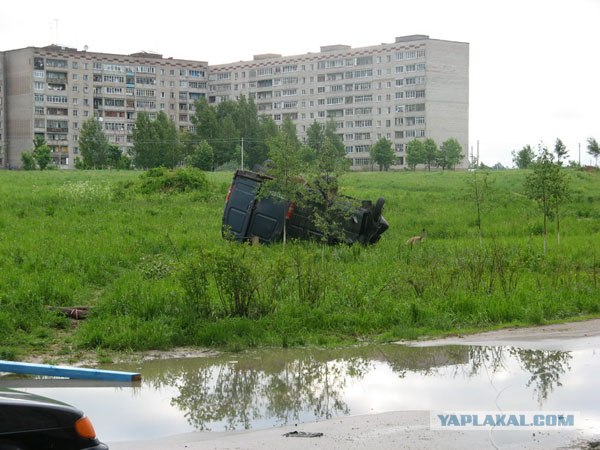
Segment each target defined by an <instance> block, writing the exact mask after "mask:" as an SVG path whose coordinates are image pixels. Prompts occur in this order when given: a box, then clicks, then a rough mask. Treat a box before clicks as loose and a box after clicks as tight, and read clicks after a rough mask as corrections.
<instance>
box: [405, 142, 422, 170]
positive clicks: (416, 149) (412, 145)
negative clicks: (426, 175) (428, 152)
mask: <svg viewBox="0 0 600 450" xmlns="http://www.w3.org/2000/svg"><path fill="white" fill-rule="evenodd" d="M418 164H425V148H424V146H423V143H422V142H421V141H419V140H418V139H413V140H412V141H410V142H409V143H408V144H406V165H407V166H408V167H409V168H410V169H412V170H415V169H416V167H417V165H418Z"/></svg>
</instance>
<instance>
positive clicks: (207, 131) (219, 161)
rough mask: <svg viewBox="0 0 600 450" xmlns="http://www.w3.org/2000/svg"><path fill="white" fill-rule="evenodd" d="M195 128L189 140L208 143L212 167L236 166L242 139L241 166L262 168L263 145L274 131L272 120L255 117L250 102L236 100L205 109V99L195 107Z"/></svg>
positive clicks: (251, 102)
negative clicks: (212, 161)
mask: <svg viewBox="0 0 600 450" xmlns="http://www.w3.org/2000/svg"><path fill="white" fill-rule="evenodd" d="M191 121H192V123H193V124H194V125H195V126H196V132H195V135H194V137H193V140H194V141H195V142H196V143H198V142H201V141H203V140H204V141H206V142H208V143H209V144H210V145H211V147H212V148H213V153H214V165H215V166H216V167H219V166H222V165H223V164H226V163H228V162H230V161H236V162H237V163H238V165H239V163H240V162H241V161H240V155H241V152H240V146H241V142H242V139H244V165H245V166H246V165H247V166H250V167H253V166H255V165H257V164H262V163H263V161H264V160H265V159H266V156H267V153H268V147H267V141H268V140H269V138H271V137H272V136H273V135H274V134H275V133H276V130H277V126H276V125H275V122H273V120H272V119H270V118H267V117H262V118H259V117H258V111H257V109H256V105H255V103H254V100H253V99H252V98H250V99H247V98H246V97H245V96H243V95H242V96H240V98H239V100H238V101H236V102H234V101H231V100H228V101H225V102H220V103H219V104H218V105H216V106H212V105H209V104H208V102H207V100H206V99H205V98H202V99H200V100H198V101H196V103H195V113H194V115H193V116H192V117H191Z"/></svg>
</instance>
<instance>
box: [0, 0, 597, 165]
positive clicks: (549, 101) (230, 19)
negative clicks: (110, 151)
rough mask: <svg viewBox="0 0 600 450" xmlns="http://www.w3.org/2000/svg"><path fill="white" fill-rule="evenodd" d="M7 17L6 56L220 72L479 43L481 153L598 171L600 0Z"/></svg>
mask: <svg viewBox="0 0 600 450" xmlns="http://www.w3.org/2000/svg"><path fill="white" fill-rule="evenodd" d="M3 10H4V11H3V14H2V15H0V51H2V50H12V49H17V48H23V47H29V46H40V47H41V46H45V45H49V44H61V45H66V46H69V47H76V48H78V49H79V50H83V48H84V46H85V45H87V46H88V50H89V51H94V52H103V53H118V54H129V53H134V52H139V51H142V50H144V51H153V52H158V53H160V54H162V55H163V56H165V57H173V58H180V59H191V60H199V61H207V62H208V63H209V64H220V63H228V62H235V61H246V60H251V59H252V57H253V55H256V54H261V53H279V54H282V55H284V56H287V55H300V54H304V53H309V52H318V51H319V48H320V47H321V46H323V45H333V44H345V45H350V46H352V47H353V48H356V47H364V46H370V45H378V44H381V43H391V42H394V40H395V38H396V37H397V36H406V35H410V34H426V35H429V37H430V38H432V39H443V40H450V41H460V42H468V43H469V47H470V60H469V63H470V66H469V71H470V73H469V94H470V99H469V149H468V151H469V153H470V152H471V150H472V151H473V152H474V153H477V148H478V147H479V154H480V160H481V161H482V162H484V163H485V164H487V165H493V164H495V163H496V162H500V163H501V164H503V165H505V166H512V157H511V152H512V151H513V150H520V149H521V148H522V147H523V146H525V145H531V146H532V147H533V148H534V149H537V148H538V147H539V146H540V145H543V146H547V147H548V148H549V149H552V148H554V145H555V142H556V139H561V140H562V141H563V143H564V144H565V145H566V146H567V149H568V150H569V155H568V157H567V159H570V160H576V161H579V160H581V163H582V164H593V159H592V158H591V157H590V156H589V155H588V154H587V150H586V147H587V142H586V141H587V139H588V138H589V137H595V138H596V139H597V140H600V27H599V24H600V0H569V1H566V0H503V1H497V0H488V1H481V0H480V1H477V0H452V1H448V0H411V1H406V0H368V1H357V0H319V1H317V0H302V1H297V2H293V1H281V0H254V1H249V0H230V1H219V0H213V1H184V0H180V1H176V2H174V3H170V2H159V1H157V2H136V1H128V2H126V1H125V2H124V1H114V0H104V1H99V2H82V1H71V0H53V1H50V2H47V1H44V2H42V1H39V0H38V1H32V0H20V1H15V2H10V3H7V4H6V5H5V7H4V8H3ZM579 148H580V149H581V151H580V152H579ZM465 150H467V149H465ZM579 155H581V159H579V158H580V157H579Z"/></svg>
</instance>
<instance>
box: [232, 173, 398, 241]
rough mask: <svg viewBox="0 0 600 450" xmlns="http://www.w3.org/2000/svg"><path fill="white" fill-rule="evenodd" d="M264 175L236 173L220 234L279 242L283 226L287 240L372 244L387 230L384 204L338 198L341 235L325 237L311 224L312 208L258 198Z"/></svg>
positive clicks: (275, 198) (337, 221) (336, 202)
mask: <svg viewBox="0 0 600 450" xmlns="http://www.w3.org/2000/svg"><path fill="white" fill-rule="evenodd" d="M268 179H270V177H268V176H267V175H264V174H261V173H258V172H250V171H245V170H238V171H236V173H235V175H234V177H233V182H232V183H231V186H230V188H229V193H228V194H227V199H226V200H225V209H224V211H223V222H222V233H223V236H224V237H232V238H234V239H236V240H238V241H247V240H253V239H257V240H258V241H259V242H262V243H270V242H276V241H280V240H282V238H283V230H284V222H286V236H287V238H288V239H316V240H321V239H323V238H325V239H326V240H327V241H328V242H329V243H331V244H334V243H339V242H344V243H346V244H354V243H355V242H359V243H361V244H374V243H376V242H377V241H379V239H380V238H381V235H382V233H384V232H385V231H386V230H387V229H388V223H387V222H386V220H385V219H384V218H383V216H382V215H381V213H382V210H383V204H384V202H385V200H384V199H383V198H379V199H378V200H377V201H376V202H375V205H373V203H372V202H371V201H369V200H362V201H357V200H355V199H353V198H350V197H346V196H342V195H338V196H335V197H334V203H335V205H334V206H335V211H336V214H337V217H336V219H335V222H336V224H337V225H338V228H339V229H340V230H341V233H338V234H337V235H336V236H331V235H327V236H326V234H327V232H326V231H324V230H323V229H322V228H321V227H319V226H318V225H317V224H316V223H315V220H314V214H313V213H312V212H311V211H314V210H315V208H317V209H318V208H319V205H315V204H314V203H315V202H314V200H312V201H311V202H312V205H310V207H309V205H308V203H310V202H307V204H306V205H305V206H304V207H296V205H294V204H293V203H292V202H290V201H288V200H286V199H281V198H277V197H276V196H274V195H264V193H263V194H261V192H260V191H261V186H262V185H263V183H264V181H265V180H268Z"/></svg>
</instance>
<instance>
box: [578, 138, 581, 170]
mask: <svg viewBox="0 0 600 450" xmlns="http://www.w3.org/2000/svg"><path fill="white" fill-rule="evenodd" d="M577 146H578V147H579V167H581V142H579V143H578V144H577Z"/></svg>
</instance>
